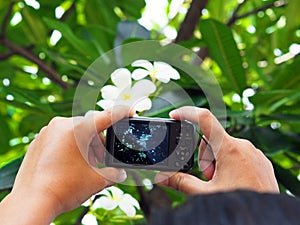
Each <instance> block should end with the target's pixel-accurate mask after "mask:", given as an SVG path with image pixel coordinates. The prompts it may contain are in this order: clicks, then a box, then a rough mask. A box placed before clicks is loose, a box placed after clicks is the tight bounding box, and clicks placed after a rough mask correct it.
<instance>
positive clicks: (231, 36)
mask: <svg viewBox="0 0 300 225" xmlns="http://www.w3.org/2000/svg"><path fill="white" fill-rule="evenodd" d="M151 5H152V7H154V9H155V13H153V11H152V14H151V12H150V15H151V16H152V18H151V20H150V21H149V19H148V22H145V21H147V20H146V19H145V16H147V15H148V16H149V11H148V10H149V8H150V6H151ZM145 6H146V2H144V1H143V0H127V1H121V0H110V1H104V0H89V1H87V0H65V1H58V0H43V1H38V2H37V1H35V0H32V1H29V0H28V1H27V0H26V1H25V0H24V1H22V0H19V1H8V0H0V29H1V30H0V131H1V133H0V190H1V192H0V199H2V198H3V197H4V196H5V195H6V194H7V193H9V191H10V190H11V187H12V184H13V180H14V177H15V174H16V172H17V170H18V167H19V165H20V163H21V160H22V156H23V155H24V153H25V151H26V147H27V146H28V143H30V141H31V140H32V139H33V138H34V135H35V134H36V133H38V131H39V129H40V128H41V127H43V126H45V125H46V124H47V123H48V121H49V120H50V119H51V118H52V117H54V116H57V115H60V116H71V114H72V101H73V95H74V92H75V89H76V85H77V83H78V81H79V80H80V78H81V76H82V75H83V73H84V71H85V70H86V69H87V67H88V66H89V65H90V64H91V63H92V62H93V61H94V60H95V59H96V58H97V57H99V56H100V55H102V54H103V53H105V52H106V51H108V50H110V49H112V48H114V47H115V46H117V45H120V44H122V43H124V42H129V41H136V40H144V39H146V40H149V39H150V40H160V41H162V42H164V43H168V42H169V43H171V42H174V43H177V44H180V45H182V46H184V47H186V48H189V49H192V50H193V51H195V52H197V54H198V55H199V56H200V57H201V58H202V59H203V62H197V61H195V64H196V65H199V66H202V65H205V68H207V69H210V70H211V71H213V73H214V74H215V76H216V77H217V79H218V81H219V83H220V86H221V88H222V90H223V94H224V101H225V103H226V106H227V110H228V111H227V118H226V119H227V121H228V124H227V130H228V132H229V133H230V134H232V135H234V136H236V137H245V138H247V139H249V140H251V141H252V142H253V143H254V144H255V145H256V146H257V147H258V148H260V149H261V150H262V151H263V152H264V153H265V154H266V155H267V157H269V159H270V160H271V161H272V162H273V165H274V168H275V173H276V177H277V179H278V182H279V184H280V189H281V191H282V192H287V193H289V194H292V195H295V196H297V197H299V196H300V182H299V179H300V175H299V172H300V155H299V151H300V135H299V133H300V126H299V124H300V117H299V113H300V107H299V103H300V102H299V100H300V92H299V90H300V58H299V53H300V50H299V48H300V45H299V44H300V43H299V40H300V14H299V12H298V11H299V9H300V1H298V0H289V1H287V0H277V1H274V0H244V1H237V0H227V1H223V0H213V1H212V0H211V1H210V0H193V1H191V0H185V1H183V0H182V1H171V0H166V1H147V7H146V9H145ZM142 15H144V17H143V19H142V20H141V19H140V18H141V17H142ZM138 21H139V22H140V23H141V24H144V26H145V27H142V26H141V25H140V24H139V22H138ZM60 36H61V37H60ZM57 37H60V39H59V40H55V38H57ZM179 83H180V84H181V85H182V87H184V88H185V89H186V90H187V92H188V93H191V95H192V96H193V99H194V101H195V104H196V105H198V106H201V107H208V104H207V102H206V100H205V96H203V94H202V92H201V90H195V89H194V88H193V85H192V84H191V83H189V82H187V81H186V80H184V79H182V80H181V81H179ZM154 108H155V104H154ZM169 110H170V107H166V108H160V109H159V110H154V111H153V112H152V114H151V115H152V116H165V115H166V112H167V111H169ZM194 172H195V173H196V174H197V172H196V171H194ZM122 188H123V189H126V190H125V191H127V192H129V193H131V194H132V195H133V196H134V197H136V198H137V199H139V200H140V202H141V205H142V209H143V212H140V213H142V214H144V215H145V216H147V215H149V214H150V213H151V209H153V208H155V207H158V206H159V205H166V204H167V205H170V204H172V205H176V204H180V203H181V202H182V201H184V196H183V195H182V194H180V193H178V192H175V191H171V190H163V189H161V188H158V187H155V188H154V189H153V190H152V191H151V192H149V191H147V190H146V189H144V188H143V187H140V188H138V190H136V188H133V187H130V188H129V187H122ZM150 196H152V197H151V198H150ZM155 196H156V197H157V196H159V199H161V201H160V202H155V201H153V200H149V199H155ZM162 196H164V197H162ZM156 199H157V198H156ZM146 200H149V201H148V203H147V204H145V202H147V201H146ZM87 211H88V210H87V209H86V208H84V207H80V208H78V209H76V210H74V211H72V212H70V213H67V214H64V215H62V216H61V217H59V218H58V219H57V220H56V224H80V221H81V218H82V216H83V215H84V214H85V213H86V212H87ZM117 222H118V223H121V224H122V223H123V224H131V223H135V222H134V221H131V220H128V218H125V219H123V220H122V219H121V220H118V221H114V222H112V221H110V223H117ZM139 222H140V221H139ZM108 223H109V221H108Z"/></svg>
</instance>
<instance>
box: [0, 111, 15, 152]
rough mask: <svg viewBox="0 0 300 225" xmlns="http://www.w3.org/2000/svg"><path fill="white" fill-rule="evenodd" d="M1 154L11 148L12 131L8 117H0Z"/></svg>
mask: <svg viewBox="0 0 300 225" xmlns="http://www.w3.org/2000/svg"><path fill="white" fill-rule="evenodd" d="M0 116H1V118H0V133H1V135H0V154H1V153H3V152H6V150H7V149H8V148H9V141H10V139H11V136H12V134H11V130H10V127H9V126H8V123H7V121H6V120H7V116H4V115H0Z"/></svg>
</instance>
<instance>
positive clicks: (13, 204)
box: [0, 193, 57, 225]
mask: <svg viewBox="0 0 300 225" xmlns="http://www.w3.org/2000/svg"><path fill="white" fill-rule="evenodd" d="M53 203H54V202H51V199H48V198H47V196H42V197H41V196H38V195H37V194H36V193H28V194H19V193H17V194H16V193H11V194H9V195H8V196H7V197H6V198H5V199H3V201H2V202H1V203H0V218H1V224H2V225H32V224H36V225H44V224H45V225H49V224H50V223H51V221H52V220H53V219H54V218H55V217H56V216H57V212H56V210H55V207H54V205H53Z"/></svg>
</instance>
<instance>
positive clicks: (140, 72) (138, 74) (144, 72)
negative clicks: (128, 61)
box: [131, 69, 150, 80]
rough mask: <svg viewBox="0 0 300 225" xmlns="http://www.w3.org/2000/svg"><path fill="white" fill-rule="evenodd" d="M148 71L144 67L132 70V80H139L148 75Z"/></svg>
mask: <svg viewBox="0 0 300 225" xmlns="http://www.w3.org/2000/svg"><path fill="white" fill-rule="evenodd" d="M149 74H150V73H149V71H148V70H145V69H136V70H134V71H133V72H132V74H131V76H132V78H133V79H134V80H140V79H143V78H144V77H146V76H147V75H149Z"/></svg>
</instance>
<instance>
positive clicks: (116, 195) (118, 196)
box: [106, 186, 124, 199]
mask: <svg viewBox="0 0 300 225" xmlns="http://www.w3.org/2000/svg"><path fill="white" fill-rule="evenodd" d="M106 190H108V191H110V192H111V194H112V196H113V197H114V198H115V199H121V198H122V197H123V194H124V192H123V191H122V190H121V189H120V188H117V187H115V186H111V187H109V188H106Z"/></svg>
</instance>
